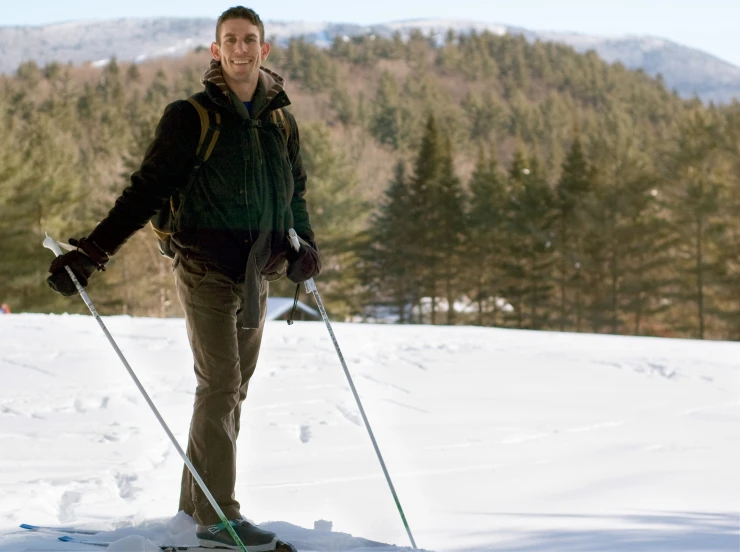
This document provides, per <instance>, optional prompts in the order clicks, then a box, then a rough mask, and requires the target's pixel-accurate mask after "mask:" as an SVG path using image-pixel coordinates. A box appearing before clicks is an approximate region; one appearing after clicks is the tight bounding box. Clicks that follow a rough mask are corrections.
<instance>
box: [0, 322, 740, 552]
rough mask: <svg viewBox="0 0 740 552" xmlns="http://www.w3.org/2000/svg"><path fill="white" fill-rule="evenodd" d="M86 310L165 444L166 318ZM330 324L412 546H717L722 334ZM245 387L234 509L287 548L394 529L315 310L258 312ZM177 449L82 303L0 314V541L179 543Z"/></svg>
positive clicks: (732, 401)
mask: <svg viewBox="0 0 740 552" xmlns="http://www.w3.org/2000/svg"><path fill="white" fill-rule="evenodd" d="M105 322H106V324H107V326H108V328H109V330H110V331H111V333H112V334H113V336H114V337H115V339H116V340H117V342H118V345H119V346H120V347H121V349H122V350H123V352H124V354H125V355H126V357H127V359H128V361H129V362H130V364H131V366H132V367H133V368H134V370H135V371H136V372H137V374H138V376H139V378H140V379H141V381H142V383H143V384H144V386H145V387H146V388H147V390H148V391H149V393H150V395H151V397H152V399H153V401H154V402H155V404H156V405H157V406H158V408H159V409H160V411H161V413H162V415H163V417H164V419H165V420H166V421H167V423H168V424H169V426H170V427H171V429H172V430H173V432H174V434H175V436H176V437H177V439H178V440H179V442H180V443H182V444H184V443H185V441H186V435H187V430H188V424H189V419H190V411H191V406H192V400H193V389H194V377H193V374H192V365H191V364H192V360H191V357H190V351H189V348H188V345H187V341H186V336H185V328H184V323H183V321H182V320H179V319H169V320H161V319H144V318H130V317H108V318H105ZM334 329H335V331H336V334H337V338H338V340H339V343H340V345H341V347H342V350H343V352H344V355H345V357H346V360H347V363H348V365H349V368H350V370H351V372H352V373H353V375H354V378H355V384H356V386H357V388H358V391H359V393H360V395H361V397H362V400H363V404H364V406H365V409H366V412H367V414H368V417H369V419H370V422H371V424H372V426H373V430H374V432H375V435H376V437H377V440H378V443H379V446H380V448H381V451H382V453H383V455H384V458H385V461H386V464H387V466H388V469H389V471H390V473H391V476H392V478H393V482H394V484H395V486H396V490H397V491H398V495H399V498H400V501H401V504H402V505H403V508H404V511H405V513H406V517H407V519H408V522H409V525H410V527H411V531H412V533H413V535H414V537H415V539H416V543H417V545H418V546H419V547H420V548H424V549H428V550H434V551H437V552H442V551H457V552H463V551H465V552H483V551H501V552H503V551H508V552H535V551H537V552H540V551H542V552H566V551H567V552H599V551H610V552H626V551H630V552H633V551H634V552H656V551H666V552H683V551H702V552H715V551H717V552H719V551H723V552H736V551H737V550H738V549H739V545H740V540H739V536H738V511H739V508H740V478H739V477H738V468H737V467H738V461H739V460H740V447H739V446H738V445H739V443H740V424H739V423H738V422H740V401H739V399H738V397H739V393H738V392H739V391H740V384H739V381H738V376H739V375H740V343H722V342H699V341H689V340H668V339H650V338H632V337H616V336H603V335H601V336H599V335H577V334H568V333H548V332H528V331H513V330H502V329H490V328H470V327H429V326H382V325H360V324H354V325H353V324H336V325H335V326H334ZM249 392H250V396H249V397H248V399H247V403H246V405H245V409H244V412H243V426H242V428H243V429H242V434H241V436H240V443H239V454H240V458H239V478H238V484H237V498H238V499H239V500H240V501H241V503H242V509H243V513H244V515H246V516H247V517H249V518H251V519H253V520H255V521H256V522H259V523H264V522H277V523H274V524H272V525H271V527H272V528H273V529H274V530H276V531H277V532H278V533H279V534H280V536H282V537H283V538H285V539H286V540H290V539H291V538H293V539H294V540H297V541H299V548H300V549H301V550H310V549H312V548H313V549H317V550H322V551H327V550H347V549H352V550H353V551H358V550H361V549H362V548H358V547H359V546H361V545H360V544H359V543H360V541H357V540H352V539H351V538H349V536H348V535H353V536H354V537H362V538H366V539H371V540H373V541H379V542H383V543H393V544H395V545H398V546H409V539H408V537H407V535H406V531H405V529H404V527H403V524H402V522H401V518H400V516H399V514H398V512H397V510H396V507H395V504H394V502H393V499H392V496H391V494H390V491H389V490H388V487H387V485H386V483H385V479H384V477H383V474H382V471H381V469H380V467H379V464H378V461H377V458H376V456H375V453H374V451H373V448H372V445H371V442H370V440H369V438H368V436H367V433H366V431H365V429H364V427H363V425H362V420H361V418H360V416H359V413H358V410H357V407H356V406H355V403H354V399H353V397H352V394H351V392H350V390H349V386H348V384H347V382H346V379H345V376H344V374H343V371H342V369H341V365H340V364H339V361H338V359H337V356H336V354H335V351H334V349H333V346H332V344H331V341H330V340H329V336H328V333H327V331H326V328H325V326H324V325H323V323H321V322H298V323H296V324H295V325H293V326H288V325H287V324H285V323H284V322H269V323H268V325H267V328H266V332H265V339H264V344H263V350H262V355H261V361H260V365H259V367H258V370H257V373H256V375H255V377H254V380H253V382H252V384H251V386H250V391H249ZM181 467H182V461H181V459H180V457H179V456H178V455H177V452H176V451H175V449H174V447H173V446H172V445H171V444H170V443H169V441H168V440H167V438H166V435H165V434H164V432H163V431H162V428H161V427H160V426H159V424H158V423H157V422H156V420H155V418H154V416H153V415H152V413H151V411H150V410H149V409H148V407H147V406H146V403H145V402H144V400H143V398H142V397H141V396H140V394H139V392H138V390H137V389H136V387H135V386H134V384H133V382H132V381H131V379H130V378H129V376H128V374H127V373H126V371H125V369H124V368H123V366H122V365H121V363H120V361H119V360H118V358H117V357H116V356H115V353H114V351H113V349H112V348H111V347H110V345H109V344H108V342H107V340H106V339H105V336H104V335H103V333H102V332H101V331H100V328H99V327H98V325H97V323H96V322H95V320H94V319H93V318H92V317H90V316H71V315H70V316H67V315H61V316H59V315H57V316H54V315H41V314H18V315H16V314H14V315H4V316H0V551H2V552H9V551H13V552H21V551H31V550H38V551H58V552H78V551H81V550H85V549H89V550H91V551H92V550H95V549H94V548H92V547H87V546H82V545H74V544H70V543H61V542H58V541H57V540H56V536H55V535H53V534H48V533H46V534H42V533H30V532H27V531H24V530H22V529H19V528H18V525H19V524H20V523H23V522H26V523H32V524H44V525H55V526H78V527H90V528H94V529H99V530H101V531H103V533H101V535H99V536H98V537H97V538H99V539H101V540H107V541H117V542H116V543H115V544H114V545H113V546H114V548H112V549H118V550H132V551H134V550H142V551H143V550H150V549H151V548H147V546H151V542H150V541H154V542H160V543H161V542H162V541H163V540H171V539H177V540H178V543H182V544H187V543H188V542H192V540H193V539H194V531H193V525H192V520H190V519H189V518H187V516H184V515H183V514H180V515H177V512H176V507H177V499H178V491H179V482H180V474H181ZM318 520H327V521H331V522H333V532H332V533H326V532H321V531H316V530H314V522H316V521H318ZM301 527H302V528H305V530H303V531H302V530H301V529H300V528H301ZM131 535H138V536H140V537H146V538H147V539H149V541H147V540H144V539H143V538H139V539H138V540H136V538H135V537H131ZM124 537H127V540H125V541H123V540H120V539H122V538H124ZM124 543H128V544H127V545H126V546H127V547H126V546H123V545H124ZM175 544H176V543H175ZM367 549H368V550H370V548H367ZM393 549H394V548H393V547H392V546H385V547H380V548H373V550H375V551H376V552H381V551H385V550H393Z"/></svg>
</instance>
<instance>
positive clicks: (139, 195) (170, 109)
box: [88, 100, 200, 255]
mask: <svg viewBox="0 0 740 552" xmlns="http://www.w3.org/2000/svg"><path fill="white" fill-rule="evenodd" d="M199 138H200V118H199V117H198V113H197V112H196V111H195V108H194V107H193V106H192V105H190V103H189V102H187V101H184V100H180V101H177V102H174V103H171V104H169V105H168V106H167V107H166V108H165V110H164V114H163V115H162V118H161V119H160V120H159V124H158V125H157V128H156V131H155V133H154V140H153V141H152V143H151V144H150V145H149V147H148V148H147V150H146V154H145V155H144V160H143V161H142V163H141V167H140V168H139V170H138V171H136V172H135V173H133V174H132V175H131V182H130V184H129V185H128V186H127V187H126V188H125V189H124V190H123V192H122V193H121V195H120V196H119V197H118V199H116V203H115V205H114V206H113V208H112V209H111V210H110V211H109V212H108V215H107V216H106V217H105V218H104V219H103V220H102V221H100V222H99V223H98V225H97V226H96V227H95V229H94V230H93V231H92V232H91V233H90V235H89V236H88V239H89V240H91V241H92V242H94V243H95V244H96V245H97V246H98V247H100V248H101V249H102V250H103V251H105V252H106V253H107V254H108V255H113V254H115V253H116V252H117V251H118V250H119V249H120V248H121V246H122V245H123V244H124V243H126V241H127V240H128V239H129V238H130V237H131V236H132V235H133V234H134V233H135V232H136V231H137V230H139V229H141V228H143V227H144V226H145V225H146V224H147V222H149V220H150V219H151V218H152V216H154V214H155V213H156V212H157V211H159V210H160V209H161V208H162V207H163V206H164V205H165V203H166V202H167V201H168V200H169V198H170V196H172V195H174V194H176V193H177V192H178V191H179V190H181V189H182V188H183V187H184V186H185V185H186V184H187V181H188V178H189V176H190V171H191V170H192V168H193V165H194V163H195V154H196V149H197V147H198V140H199Z"/></svg>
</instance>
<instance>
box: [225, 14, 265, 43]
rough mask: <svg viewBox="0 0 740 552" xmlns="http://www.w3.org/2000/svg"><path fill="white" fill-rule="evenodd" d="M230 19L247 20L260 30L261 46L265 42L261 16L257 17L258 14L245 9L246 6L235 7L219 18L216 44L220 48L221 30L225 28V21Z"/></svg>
mask: <svg viewBox="0 0 740 552" xmlns="http://www.w3.org/2000/svg"><path fill="white" fill-rule="evenodd" d="M229 19H246V20H247V21H249V22H250V23H252V25H254V26H255V27H257V28H258V29H259V31H260V44H262V43H263V42H264V41H265V26H264V25H263V24H262V20H261V19H260V16H259V15H257V12H255V11H254V10H250V9H249V8H245V7H244V6H235V7H233V8H229V9H228V10H226V11H225V12H224V13H222V14H221V15H220V16H219V18H218V22H217V23H216V44H218V45H219V46H220V45H221V28H222V27H223V23H224V21H228V20H229Z"/></svg>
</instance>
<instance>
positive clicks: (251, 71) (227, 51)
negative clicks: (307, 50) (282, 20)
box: [211, 6, 270, 93]
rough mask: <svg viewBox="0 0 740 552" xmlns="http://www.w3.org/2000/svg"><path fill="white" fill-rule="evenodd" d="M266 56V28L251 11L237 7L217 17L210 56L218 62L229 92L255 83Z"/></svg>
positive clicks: (268, 48) (267, 48)
mask: <svg viewBox="0 0 740 552" xmlns="http://www.w3.org/2000/svg"><path fill="white" fill-rule="evenodd" d="M269 53H270V44H269V42H265V27H264V25H263V24H262V21H261V20H260V18H259V16H258V15H257V14H256V13H255V12H254V11H252V10H250V9H249V8H245V7H242V6H237V7H234V8H229V9H228V10H226V11H225V12H224V13H222V14H221V17H219V18H218V23H217V24H216V42H214V43H213V44H211V55H212V56H213V59H215V60H216V61H219V62H221V70H222V72H223V75H224V79H225V80H226V84H228V85H229V86H230V87H231V88H232V90H234V91H236V92H237V93H238V91H237V89H236V87H239V86H241V85H248V84H250V83H251V84H252V85H253V84H254V83H256V82H257V79H258V77H259V69H260V66H261V65H262V62H263V61H264V60H265V59H266V58H267V55H268V54H269ZM248 88H249V87H248Z"/></svg>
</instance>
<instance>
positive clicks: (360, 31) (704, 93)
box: [0, 17, 740, 103]
mask: <svg viewBox="0 0 740 552" xmlns="http://www.w3.org/2000/svg"><path fill="white" fill-rule="evenodd" d="M215 21H216V20H215V19H211V18H184V17H183V18H177V17H158V18H119V19H111V20H103V21H97V20H77V21H65V22H60V23H55V24H51V25H43V26H6V27H0V73H6V74H8V73H12V72H14V71H15V70H16V69H17V68H18V66H19V65H20V64H21V63H23V62H26V61H34V62H36V63H37V64H39V65H45V64H47V63H51V62H53V61H57V62H60V63H68V62H72V63H74V64H80V63H87V62H90V63H93V64H104V63H106V62H107V61H108V60H109V59H111V58H112V57H115V58H117V59H119V60H122V61H133V62H141V61H144V60H147V59H152V58H158V57H163V56H180V55H184V54H185V53H187V52H188V51H190V50H192V49H194V48H196V47H198V46H208V45H210V43H211V41H212V40H213V29H214V27H215ZM266 27H267V35H268V37H270V39H271V40H275V41H276V42H277V43H278V44H281V45H284V44H286V43H287V42H288V41H289V40H290V38H292V37H298V36H303V37H304V38H305V39H306V40H308V41H310V42H312V43H314V44H316V45H317V46H320V47H327V46H329V45H330V44H331V43H332V42H333V41H334V40H335V39H336V38H337V37H340V38H343V37H347V39H349V38H351V37H354V36H359V35H364V34H376V35H378V36H383V37H391V36H393V34H394V33H396V32H398V33H400V34H401V36H402V37H404V38H405V37H407V36H408V35H409V34H410V33H411V32H414V31H421V32H423V33H424V34H425V35H430V36H433V37H434V38H435V39H436V41H437V42H438V43H442V42H444V39H445V37H446V35H447V32H448V30H449V29H452V30H454V31H455V32H456V33H468V32H471V31H475V32H491V33H494V34H499V35H503V34H511V35H522V36H524V37H525V38H526V39H527V40H528V41H531V42H533V41H535V40H542V41H550V42H558V43H564V44H567V45H570V46H571V47H573V48H574V49H575V50H576V51H578V52H580V53H585V52H586V51H588V50H594V51H595V52H596V53H597V54H598V55H599V56H600V57H601V58H603V59H604V60H605V61H607V62H608V63H616V62H620V63H622V64H623V65H625V66H626V67H628V68H630V69H640V70H643V71H644V72H645V73H647V74H648V75H651V76H654V77H655V76H657V75H661V76H662V78H663V79H664V82H665V84H666V86H667V87H668V88H670V89H674V90H676V92H677V93H678V94H679V95H681V96H682V97H684V98H692V97H694V96H698V97H699V98H700V99H701V100H703V101H705V102H710V101H711V102H715V103H729V102H731V101H732V100H733V99H738V98H740V67H737V66H735V65H733V64H732V63H730V62H727V61H725V60H722V59H721V58H719V57H717V56H715V55H713V54H710V53H707V52H704V51H702V50H698V49H696V48H692V47H689V46H684V45H682V44H679V43H676V42H673V41H671V40H668V39H664V38H661V37H656V36H652V35H634V34H630V35H621V36H614V35H609V36H598V35H590V34H584V33H575V32H560V31H539V30H530V29H524V28H521V27H514V26H510V25H505V24H501V23H492V22H484V21H472V20H462V19H460V20H455V19H442V18H420V19H410V20H402V21H392V22H388V23H380V24H373V25H361V24H356V23H341V22H326V21H305V22H304V21H268V22H266Z"/></svg>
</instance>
